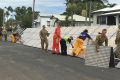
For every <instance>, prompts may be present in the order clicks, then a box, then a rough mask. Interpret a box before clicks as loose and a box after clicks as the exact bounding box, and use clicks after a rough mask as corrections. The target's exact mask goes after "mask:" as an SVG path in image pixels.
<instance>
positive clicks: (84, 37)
mask: <svg viewBox="0 0 120 80" xmlns="http://www.w3.org/2000/svg"><path fill="white" fill-rule="evenodd" d="M80 36H82V38H83V40H84V41H85V40H86V38H88V39H89V40H92V38H91V36H90V35H89V34H88V30H87V29H85V30H84V31H83V32H81V34H80Z"/></svg>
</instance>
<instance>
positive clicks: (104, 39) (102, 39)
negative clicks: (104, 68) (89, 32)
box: [95, 29, 108, 52]
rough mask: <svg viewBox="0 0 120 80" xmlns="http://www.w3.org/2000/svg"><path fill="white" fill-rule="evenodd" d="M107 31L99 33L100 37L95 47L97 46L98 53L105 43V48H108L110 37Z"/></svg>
mask: <svg viewBox="0 0 120 80" xmlns="http://www.w3.org/2000/svg"><path fill="white" fill-rule="evenodd" d="M106 33H107V29H103V30H102V33H99V35H97V36H96V40H95V45H96V51H97V52H99V51H98V49H99V47H100V46H103V43H105V46H108V37H107V36H106Z"/></svg>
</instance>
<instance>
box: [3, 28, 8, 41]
mask: <svg viewBox="0 0 120 80" xmlns="http://www.w3.org/2000/svg"><path fill="white" fill-rule="evenodd" d="M2 34H3V37H4V40H5V41H7V30H6V28H3V30H2Z"/></svg>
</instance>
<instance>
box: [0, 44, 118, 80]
mask: <svg viewBox="0 0 120 80" xmlns="http://www.w3.org/2000/svg"><path fill="white" fill-rule="evenodd" d="M0 80H120V70H119V69H115V68H109V69H105V68H97V67H89V66H85V65H84V60H82V59H79V58H75V57H70V56H60V55H52V54H51V52H50V51H49V52H44V51H42V50H41V49H37V48H32V47H27V46H23V45H19V44H11V43H8V42H0Z"/></svg>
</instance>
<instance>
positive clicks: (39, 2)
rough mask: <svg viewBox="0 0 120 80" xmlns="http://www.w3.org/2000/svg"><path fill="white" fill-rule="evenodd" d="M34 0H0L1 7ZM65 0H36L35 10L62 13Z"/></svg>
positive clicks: (112, 1) (21, 4) (116, 1)
mask: <svg viewBox="0 0 120 80" xmlns="http://www.w3.org/2000/svg"><path fill="white" fill-rule="evenodd" d="M32 2H33V0H0V7H1V8H4V7H5V6H6V7H7V6H12V7H13V8H15V7H18V6H27V7H28V6H31V7H32ZM109 2H110V3H116V4H120V0H109ZM65 9H66V6H65V0H36V3H35V10H36V11H40V13H45V14H61V13H63V12H65Z"/></svg>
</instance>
